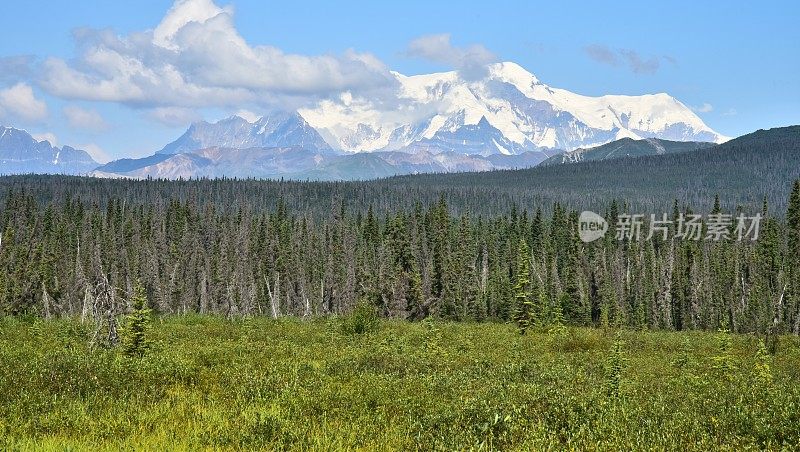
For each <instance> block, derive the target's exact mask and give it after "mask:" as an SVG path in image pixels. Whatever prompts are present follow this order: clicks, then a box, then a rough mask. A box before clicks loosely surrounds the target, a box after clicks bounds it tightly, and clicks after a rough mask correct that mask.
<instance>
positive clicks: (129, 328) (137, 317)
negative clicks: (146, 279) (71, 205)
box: [122, 283, 151, 357]
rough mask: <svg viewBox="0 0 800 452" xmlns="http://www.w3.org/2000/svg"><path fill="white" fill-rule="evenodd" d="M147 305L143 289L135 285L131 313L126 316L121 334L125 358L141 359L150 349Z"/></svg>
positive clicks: (139, 285)
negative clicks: (126, 320) (126, 319)
mask: <svg viewBox="0 0 800 452" xmlns="http://www.w3.org/2000/svg"><path fill="white" fill-rule="evenodd" d="M148 305H149V304H148V301H147V295H146V294H145V291H144V288H143V287H142V285H141V284H140V283H137V284H136V286H135V288H134V292H133V297H132V298H131V307H132V308H133V312H132V313H131V314H130V315H129V316H128V322H127V324H126V325H125V328H124V330H123V334H122V346H123V348H122V350H123V353H125V355H126V356H129V357H137V356H138V357H141V356H144V354H145V353H146V352H147V350H148V349H149V348H150V343H149V339H148V337H147V334H148V331H149V329H150V321H151V319H150V313H151V310H150V308H149V306H148Z"/></svg>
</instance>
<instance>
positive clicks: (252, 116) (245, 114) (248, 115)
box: [235, 109, 261, 122]
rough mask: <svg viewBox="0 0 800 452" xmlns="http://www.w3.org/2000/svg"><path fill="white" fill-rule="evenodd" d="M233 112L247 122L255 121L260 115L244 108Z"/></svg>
mask: <svg viewBox="0 0 800 452" xmlns="http://www.w3.org/2000/svg"><path fill="white" fill-rule="evenodd" d="M235 114H236V116H238V117H240V118H243V119H245V120H246V121H247V122H256V121H258V120H259V119H260V118H261V116H259V115H258V114H256V113H253V112H252V111H250V110H244V109H242V110H239V111H237V112H236V113H235Z"/></svg>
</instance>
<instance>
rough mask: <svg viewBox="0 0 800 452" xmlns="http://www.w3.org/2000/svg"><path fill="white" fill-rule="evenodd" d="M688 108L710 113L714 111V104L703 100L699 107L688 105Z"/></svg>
mask: <svg viewBox="0 0 800 452" xmlns="http://www.w3.org/2000/svg"><path fill="white" fill-rule="evenodd" d="M690 108H691V109H692V111H695V112H697V113H710V112H712V111H714V106H713V105H711V104H709V103H708V102H703V105H701V106H699V107H690Z"/></svg>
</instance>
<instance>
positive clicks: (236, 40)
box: [41, 0, 396, 108]
mask: <svg viewBox="0 0 800 452" xmlns="http://www.w3.org/2000/svg"><path fill="white" fill-rule="evenodd" d="M75 38H76V39H77V41H78V43H79V45H78V48H79V49H81V51H80V54H79V55H77V57H76V58H75V59H74V60H70V62H67V61H65V60H63V59H59V58H50V59H47V60H46V61H45V62H44V64H43V67H42V68H43V76H42V77H41V85H42V86H43V87H44V88H45V89H46V90H47V91H49V92H50V93H52V94H53V95H56V96H59V97H63V98H68V99H84V100H94V101H107V102H120V103H124V104H127V105H131V106H134V107H146V108H155V107H183V108H197V107H231V106H236V105H241V104H243V103H250V104H265V105H266V104H274V103H276V102H281V101H283V98H284V97H288V98H292V97H302V98H304V99H312V100H313V99H318V98H320V97H324V96H328V95H330V94H334V93H338V92H341V91H344V90H350V89H352V90H358V91H362V92H363V91H368V90H373V89H383V88H386V87H387V86H394V84H395V83H396V81H395V79H394V78H393V77H392V76H391V74H390V73H389V70H388V68H386V67H385V65H384V64H383V63H382V62H380V61H379V60H378V59H377V58H375V57H374V56H372V55H370V54H364V53H357V52H355V51H348V52H345V53H344V54H342V55H321V56H305V55H296V54H286V53H284V52H282V51H281V50H280V49H277V48H275V47H271V46H252V45H250V44H248V43H247V42H246V41H245V40H244V38H243V37H242V36H241V35H240V34H239V32H238V31H237V29H236V27H235V25H234V22H233V11H232V9H230V8H220V7H218V6H217V5H216V4H215V3H213V1H211V0H178V1H177V2H176V3H175V4H174V5H173V7H172V8H171V9H170V10H169V12H168V13H167V14H166V16H165V17H164V18H163V20H162V21H161V23H160V24H159V25H158V26H157V27H156V28H155V29H154V30H149V31H143V32H138V33H132V34H130V35H127V36H117V35H115V34H114V33H112V32H110V31H107V30H106V31H98V30H89V29H82V30H78V31H76V32H75Z"/></svg>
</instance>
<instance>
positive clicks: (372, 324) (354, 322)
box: [342, 300, 379, 335]
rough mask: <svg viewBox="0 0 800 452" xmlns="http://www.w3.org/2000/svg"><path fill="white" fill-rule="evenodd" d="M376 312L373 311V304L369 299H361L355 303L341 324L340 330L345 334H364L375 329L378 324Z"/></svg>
mask: <svg viewBox="0 0 800 452" xmlns="http://www.w3.org/2000/svg"><path fill="white" fill-rule="evenodd" d="M378 321H379V319H378V314H377V313H376V312H375V306H373V305H372V304H371V303H370V302H369V301H366V300H361V301H359V302H358V303H357V304H356V307H355V308H354V309H353V312H351V313H350V314H349V315H348V316H347V317H345V319H344V323H343V324H342V330H343V331H344V332H345V333H346V334H354V335H359V334H366V333H370V332H372V331H375V330H376V329H377V328H378V325H379V322H378Z"/></svg>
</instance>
